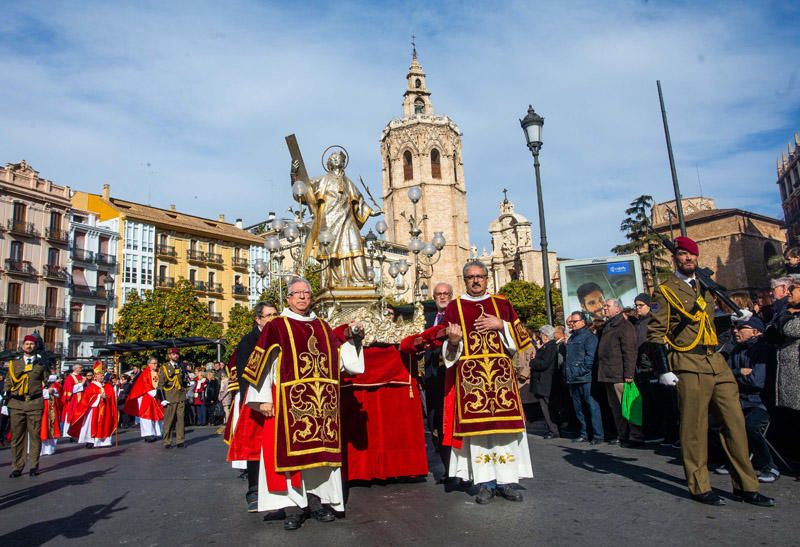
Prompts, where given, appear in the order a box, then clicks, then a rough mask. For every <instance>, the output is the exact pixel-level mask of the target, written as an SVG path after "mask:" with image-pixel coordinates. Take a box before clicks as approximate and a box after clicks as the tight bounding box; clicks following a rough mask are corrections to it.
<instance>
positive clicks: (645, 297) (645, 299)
mask: <svg viewBox="0 0 800 547" xmlns="http://www.w3.org/2000/svg"><path fill="white" fill-rule="evenodd" d="M633 302H634V303H636V302H641V303H642V304H645V305H646V306H649V305H650V295H649V294H647V293H641V294H638V295H636V298H634V299H633Z"/></svg>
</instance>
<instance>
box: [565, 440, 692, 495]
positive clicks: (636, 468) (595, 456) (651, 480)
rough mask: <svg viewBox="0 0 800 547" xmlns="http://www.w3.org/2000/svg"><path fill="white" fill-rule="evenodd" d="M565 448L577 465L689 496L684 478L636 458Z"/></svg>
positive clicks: (667, 491)
mask: <svg viewBox="0 0 800 547" xmlns="http://www.w3.org/2000/svg"><path fill="white" fill-rule="evenodd" d="M563 450H564V452H565V453H566V454H565V455H564V460H565V461H567V462H568V463H570V464H572V465H574V466H575V467H579V468H581V469H585V470H587V471H591V472H593V473H602V474H605V475H619V476H620V477H626V478H628V479H630V480H632V481H633V482H638V483H639V484H644V485H647V486H649V487H651V488H655V489H656V490H660V491H661V492H666V493H667V494H672V495H674V496H678V497H682V498H688V497H689V492H688V491H687V490H686V487H685V485H686V482H685V481H684V480H683V479H679V478H676V477H675V476H673V475H670V474H668V473H664V472H662V471H658V470H657V469H652V468H650V467H644V466H642V465H637V464H635V463H633V462H635V461H637V460H636V458H628V457H624V456H617V455H614V454H608V453H605V452H600V451H598V450H582V449H579V448H569V447H563ZM677 485H680V486H677Z"/></svg>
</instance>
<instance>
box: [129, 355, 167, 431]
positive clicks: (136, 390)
mask: <svg viewBox="0 0 800 547" xmlns="http://www.w3.org/2000/svg"><path fill="white" fill-rule="evenodd" d="M154 389H156V386H154V385H153V379H152V378H151V377H150V369H149V368H146V369H144V370H143V371H141V372H140V373H139V374H138V375H137V376H136V378H134V380H133V386H132V387H131V391H130V393H128V398H127V399H125V406H123V407H122V411H123V412H125V414H127V415H128V416H139V417H140V418H144V419H145V420H154V421H158V420H163V419H164V409H163V408H162V407H161V404H160V403H159V402H158V401H156V399H155V397H153V396H152V395H148V393H147V392H148V391H152V390H154ZM140 398H141V400H142V402H141V403H139V402H138V399H140Z"/></svg>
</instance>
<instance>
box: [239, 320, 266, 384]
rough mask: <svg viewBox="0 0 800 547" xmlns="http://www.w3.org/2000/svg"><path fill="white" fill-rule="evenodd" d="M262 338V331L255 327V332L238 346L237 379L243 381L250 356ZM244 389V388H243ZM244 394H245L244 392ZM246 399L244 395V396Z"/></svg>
mask: <svg viewBox="0 0 800 547" xmlns="http://www.w3.org/2000/svg"><path fill="white" fill-rule="evenodd" d="M259 336H261V331H260V330H258V327H257V326H255V325H253V330H251V331H250V332H248V333H247V334H245V335H244V336H242V339H241V340H240V341H239V345H238V346H236V377H237V378H239V380H240V381H241V379H242V374H244V367H245V366H247V361H248V359H250V354H251V353H253V350H254V349H255V347H256V344H258V337H259ZM242 387H243V386H242ZM242 393H243V394H244V392H242ZM242 399H244V395H242Z"/></svg>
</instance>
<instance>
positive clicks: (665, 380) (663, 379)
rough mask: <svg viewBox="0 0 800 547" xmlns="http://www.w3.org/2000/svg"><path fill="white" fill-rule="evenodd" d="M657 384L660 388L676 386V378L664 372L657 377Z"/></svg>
mask: <svg viewBox="0 0 800 547" xmlns="http://www.w3.org/2000/svg"><path fill="white" fill-rule="evenodd" d="M658 383H659V384H661V385H662V386H674V385H677V384H678V377H677V376H675V375H674V374H673V373H671V372H666V373H664V374H662V375H661V376H659V377H658Z"/></svg>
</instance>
